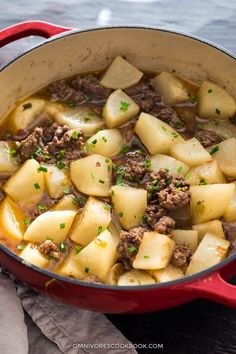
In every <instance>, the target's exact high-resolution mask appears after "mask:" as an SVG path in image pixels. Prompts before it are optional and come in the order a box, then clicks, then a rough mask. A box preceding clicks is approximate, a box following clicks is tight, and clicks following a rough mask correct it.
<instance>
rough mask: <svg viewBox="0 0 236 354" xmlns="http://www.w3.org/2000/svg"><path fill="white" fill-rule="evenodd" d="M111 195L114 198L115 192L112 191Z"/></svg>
mask: <svg viewBox="0 0 236 354" xmlns="http://www.w3.org/2000/svg"><path fill="white" fill-rule="evenodd" d="M111 195H112V196H113V197H114V195H115V192H114V190H113V189H112V191H111Z"/></svg>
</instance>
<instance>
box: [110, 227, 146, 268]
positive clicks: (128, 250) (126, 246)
mask: <svg viewBox="0 0 236 354" xmlns="http://www.w3.org/2000/svg"><path fill="white" fill-rule="evenodd" d="M145 231H147V229H145V228H144V227H141V226H140V227H135V228H133V229H130V230H128V231H121V233H120V242H119V244H118V246H117V251H118V253H119V254H120V259H121V261H122V262H123V263H124V265H125V267H126V269H130V268H132V262H133V260H134V258H135V256H136V254H137V252H138V249H139V246H140V243H141V240H142V238H143V233H144V232H145Z"/></svg>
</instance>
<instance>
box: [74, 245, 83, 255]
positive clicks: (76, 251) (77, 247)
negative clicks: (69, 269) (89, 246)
mask: <svg viewBox="0 0 236 354" xmlns="http://www.w3.org/2000/svg"><path fill="white" fill-rule="evenodd" d="M82 249H83V247H82V246H75V253H76V254H78V253H80V252H81V251H82Z"/></svg>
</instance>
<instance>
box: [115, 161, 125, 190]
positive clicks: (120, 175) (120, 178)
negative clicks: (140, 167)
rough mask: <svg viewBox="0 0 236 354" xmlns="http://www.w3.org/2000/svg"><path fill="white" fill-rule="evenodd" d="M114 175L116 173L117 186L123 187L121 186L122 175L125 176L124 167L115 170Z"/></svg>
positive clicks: (122, 182) (122, 181)
mask: <svg viewBox="0 0 236 354" xmlns="http://www.w3.org/2000/svg"><path fill="white" fill-rule="evenodd" d="M116 173H117V177H116V184H117V185H118V186H123V184H124V178H123V177H124V174H125V168H124V166H119V167H118V168H117V171H116Z"/></svg>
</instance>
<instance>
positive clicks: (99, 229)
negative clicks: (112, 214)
mask: <svg viewBox="0 0 236 354" xmlns="http://www.w3.org/2000/svg"><path fill="white" fill-rule="evenodd" d="M102 232H103V227H102V226H101V225H100V226H98V235H100V234H101V233H102Z"/></svg>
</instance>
